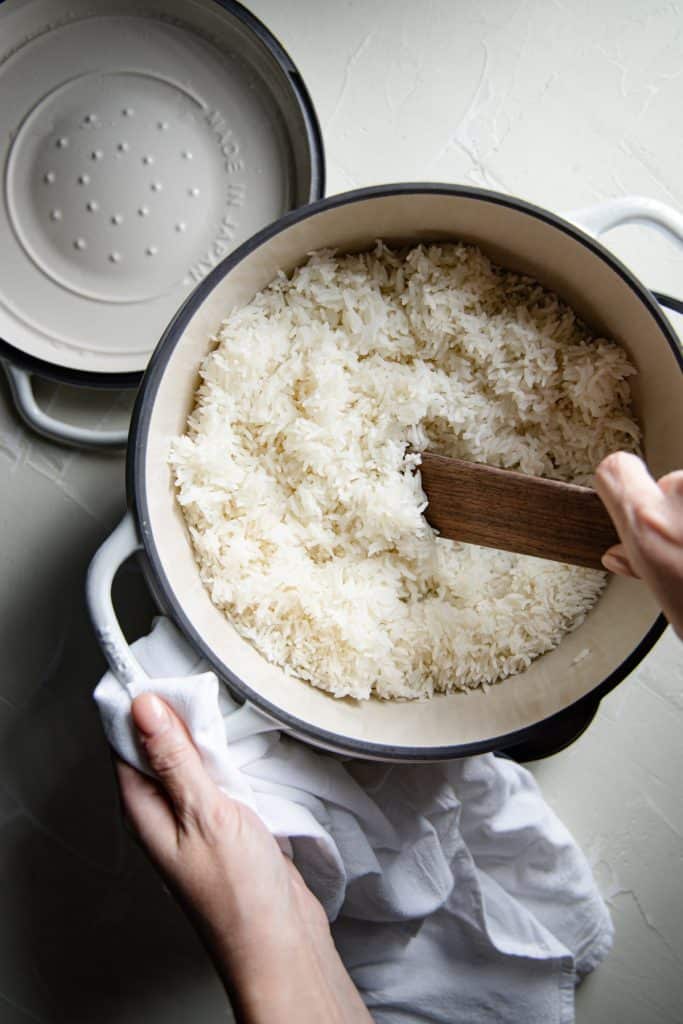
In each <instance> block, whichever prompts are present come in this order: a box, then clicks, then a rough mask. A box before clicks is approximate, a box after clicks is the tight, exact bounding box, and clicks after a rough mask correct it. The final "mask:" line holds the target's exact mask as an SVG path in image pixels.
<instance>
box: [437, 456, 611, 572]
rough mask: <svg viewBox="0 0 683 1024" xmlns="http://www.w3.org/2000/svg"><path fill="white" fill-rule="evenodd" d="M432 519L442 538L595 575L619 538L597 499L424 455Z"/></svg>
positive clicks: (552, 483) (585, 491)
mask: <svg viewBox="0 0 683 1024" xmlns="http://www.w3.org/2000/svg"><path fill="white" fill-rule="evenodd" d="M420 473H421V474H422V487H423V490H424V492H425V494H426V495H427V498H428V499H429V505H428V507H427V509H426V511H425V516H426V518H427V521H428V522H429V523H430V524H431V525H432V526H433V527H435V528H436V529H437V530H439V532H440V533H441V534H442V536H444V537H448V538H450V539H451V540H460V541H464V542H465V543H467V544H480V545H482V546H483V547H489V548H500V549H501V550H503V551H516V552H518V553H519V554H523V555H536V557H538V558H550V559H553V561H556V562H569V563H570V564H571V565H583V566H587V567H588V568H590V569H603V568H604V567H603V565H602V563H601V561H600V556H601V555H603V554H604V553H605V551H606V550H607V548H609V547H611V546H612V545H613V544H618V543H619V536H618V534H617V532H616V530H615V528H614V526H613V524H612V520H611V519H610V517H609V515H608V514H607V510H606V508H605V506H604V505H603V503H602V501H601V500H600V498H599V497H598V495H597V493H596V492H595V491H593V490H591V488H590V487H578V486H577V485H576V484H565V483H562V482H559V481H557V480H545V479H542V478H541V477H536V476H527V475H526V474H524V473H517V472H514V471H513V470H510V469H496V468H494V467H492V466H483V465H481V464H479V463H475V462H464V461H463V460H461V459H450V458H446V457H445V456H443V455H433V454H432V453H431V452H423V453H422V465H421V466H420Z"/></svg>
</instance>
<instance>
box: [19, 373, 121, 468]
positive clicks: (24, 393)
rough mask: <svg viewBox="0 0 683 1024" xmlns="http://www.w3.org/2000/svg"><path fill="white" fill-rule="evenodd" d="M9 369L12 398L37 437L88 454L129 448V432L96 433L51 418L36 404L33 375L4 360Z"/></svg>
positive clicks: (105, 431)
mask: <svg viewBox="0 0 683 1024" xmlns="http://www.w3.org/2000/svg"><path fill="white" fill-rule="evenodd" d="M0 361H1V362H2V364H3V366H4V368H5V373H6V374H7V380H8V383H9V387H10V391H11V392H12V398H13V399H14V403H15V405H16V407H17V412H18V413H19V415H20V416H21V418H22V419H23V421H24V422H25V423H26V424H27V425H28V426H29V427H31V429H32V430H35V431H36V433H38V434H41V435H42V436H43V437H47V438H48V439H49V440H50V441H57V442H58V443H59V444H65V445H68V446H69V447H71V448H84V449H86V450H88V451H120V450H122V449H124V448H125V447H126V443H127V441H128V428H126V429H125V430H95V429H93V428H91V427H80V426H76V425H75V424H73V423H64V422H63V421H62V420H57V419H55V418H54V417H53V416H49V415H48V414H47V413H46V412H45V411H44V410H43V409H41V408H40V406H39V405H38V403H37V402H36V399H35V395H34V394H33V387H32V384H31V374H30V373H27V371H26V370H21V369H19V367H17V366H13V365H12V364H11V363H8V362H7V361H6V360H4V359H3V360H0Z"/></svg>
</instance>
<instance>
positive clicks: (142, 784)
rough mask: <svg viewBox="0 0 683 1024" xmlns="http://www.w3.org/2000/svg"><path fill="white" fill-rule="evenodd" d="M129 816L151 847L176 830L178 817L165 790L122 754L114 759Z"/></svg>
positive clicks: (123, 800) (132, 823)
mask: <svg viewBox="0 0 683 1024" xmlns="http://www.w3.org/2000/svg"><path fill="white" fill-rule="evenodd" d="M114 765H115V768H116V775H117V778H118V781H119V789H120V791H121V802H122V804H123V810H124V814H125V817H126V819H127V820H128V821H129V822H130V825H131V827H132V829H133V831H134V832H136V833H137V835H138V836H139V837H140V839H141V840H142V842H143V843H145V845H147V846H148V847H153V846H154V844H155V842H156V843H158V842H159V840H161V839H162V838H163V837H164V836H167V835H169V833H170V834H174V833H175V819H174V816H173V812H172V810H171V807H170V804H169V802H168V800H167V799H166V797H165V795H164V793H163V791H162V790H161V789H160V787H159V786H158V785H157V784H156V783H155V782H154V781H153V780H152V779H149V778H147V776H145V775H143V774H142V772H138V771H136V769H135V768H131V766H130V765H129V764H126V762H125V761H121V760H120V759H119V758H118V757H117V758H116V759H115V762H114Z"/></svg>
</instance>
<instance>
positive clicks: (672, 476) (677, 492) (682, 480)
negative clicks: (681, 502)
mask: <svg viewBox="0 0 683 1024" xmlns="http://www.w3.org/2000/svg"><path fill="white" fill-rule="evenodd" d="M657 486H658V487H659V489H660V490H661V491H663V492H664V494H666V495H668V496H669V497H672V498H683V470H680V469H677V470H675V472H673V473H667V474H666V476H662V477H660V478H659V480H658V481H657Z"/></svg>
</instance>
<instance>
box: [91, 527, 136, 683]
mask: <svg viewBox="0 0 683 1024" xmlns="http://www.w3.org/2000/svg"><path fill="white" fill-rule="evenodd" d="M141 547H142V544H141V542H140V539H139V537H138V532H137V529H136V528H135V522H134V520H133V514H132V512H127V513H126V515H125V516H124V517H123V519H122V520H121V522H120V523H119V525H118V526H117V527H116V529H115V530H114V532H113V533H112V534H110V536H109V537H107V539H106V540H105V541H104V543H103V544H102V545H101V546H100V548H99V549H98V550H97V552H96V553H95V556H94V558H93V560H92V562H91V563H90V566H89V568H88V575H87V579H86V584H85V594H86V600H87V603H88V610H89V612H90V618H91V619H92V624H93V627H94V629H95V636H96V637H97V641H98V643H99V645H100V647H101V648H102V651H103V653H104V656H105V658H106V659H107V663H108V665H109V668H110V669H111V671H112V672H113V673H114V675H115V676H116V678H117V679H118V680H119V682H120V683H123V684H124V686H128V685H129V684H131V683H142V684H143V685H144V684H145V683H146V682H147V681H148V679H149V677H148V676H147V673H146V672H145V671H144V670H143V668H142V666H141V665H140V663H139V662H138V661H137V660H136V659H135V658H134V656H133V654H132V652H131V649H130V647H129V645H128V641H127V640H126V638H125V636H124V635H123V631H122V629H121V626H120V625H119V620H118V619H117V617H116V612H115V611H114V605H113V603H112V599H111V588H112V583H113V582H114V577H115V576H116V573H117V572H118V570H119V569H120V567H121V566H122V565H123V563H124V562H125V561H126V559H127V558H129V557H130V555H132V554H133V553H134V552H135V551H139V550H140V548H141Z"/></svg>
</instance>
